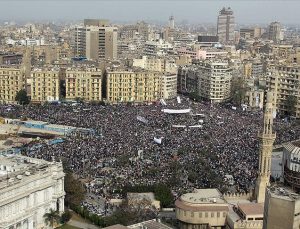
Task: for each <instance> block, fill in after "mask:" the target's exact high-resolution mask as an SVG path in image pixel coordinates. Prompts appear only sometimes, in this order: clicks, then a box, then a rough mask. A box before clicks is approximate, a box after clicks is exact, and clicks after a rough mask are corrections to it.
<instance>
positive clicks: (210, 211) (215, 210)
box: [175, 189, 229, 229]
mask: <svg viewBox="0 0 300 229" xmlns="http://www.w3.org/2000/svg"><path fill="white" fill-rule="evenodd" d="M175 206H176V218H177V219H178V221H179V224H180V228H182V229H189V228H191V229H192V228H197V229H209V228H224V227H225V225H226V217H227V214H228V212H229V208H228V204H227V203H226V201H225V200H224V199H223V197H222V194H221V193H220V192H219V191H218V190H217V189H198V190H196V191H195V192H194V193H187V194H184V195H182V196H181V197H180V198H179V199H177V200H176V202H175Z"/></svg>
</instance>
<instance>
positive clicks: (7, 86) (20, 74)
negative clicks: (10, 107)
mask: <svg viewBox="0 0 300 229" xmlns="http://www.w3.org/2000/svg"><path fill="white" fill-rule="evenodd" d="M25 84H26V79H25V72H24V71H23V69H22V68H21V67H20V66H17V65H15V66H12V65H7V66H0V102H2V103H15V98H16V95H17V93H18V91H20V90H21V89H25Z"/></svg>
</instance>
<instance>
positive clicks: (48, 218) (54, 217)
mask: <svg viewBox="0 0 300 229" xmlns="http://www.w3.org/2000/svg"><path fill="white" fill-rule="evenodd" d="M43 217H44V219H45V223H46V224H47V225H50V226H51V227H52V228H53V227H54V225H55V224H57V223H59V221H60V216H59V214H58V212H57V211H55V210H53V209H52V208H51V209H50V211H49V212H48V213H45V214H44V216H43Z"/></svg>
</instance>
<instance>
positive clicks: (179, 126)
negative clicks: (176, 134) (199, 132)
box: [172, 125, 186, 128]
mask: <svg viewBox="0 0 300 229" xmlns="http://www.w3.org/2000/svg"><path fill="white" fill-rule="evenodd" d="M172 127H174V128H185V127H186V126H185V125H172Z"/></svg>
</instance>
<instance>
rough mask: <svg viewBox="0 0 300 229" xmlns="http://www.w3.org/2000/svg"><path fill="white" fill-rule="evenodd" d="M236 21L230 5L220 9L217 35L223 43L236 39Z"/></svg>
mask: <svg viewBox="0 0 300 229" xmlns="http://www.w3.org/2000/svg"><path fill="white" fill-rule="evenodd" d="M234 23H235V22H234V15H233V11H232V9H231V8H230V7H229V8H225V7H224V8H223V9H222V10H220V12H219V16H218V24H217V35H218V37H219V41H220V42H221V43H228V42H233V41H234V27H235V24H234Z"/></svg>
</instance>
